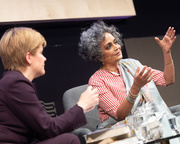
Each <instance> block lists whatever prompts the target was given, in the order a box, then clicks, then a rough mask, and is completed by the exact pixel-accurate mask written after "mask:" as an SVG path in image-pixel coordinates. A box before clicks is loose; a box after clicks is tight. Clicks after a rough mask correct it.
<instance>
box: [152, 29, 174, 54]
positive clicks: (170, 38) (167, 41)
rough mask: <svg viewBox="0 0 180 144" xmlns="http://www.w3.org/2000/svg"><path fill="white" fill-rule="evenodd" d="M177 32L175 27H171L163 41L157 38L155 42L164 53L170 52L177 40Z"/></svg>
mask: <svg viewBox="0 0 180 144" xmlns="http://www.w3.org/2000/svg"><path fill="white" fill-rule="evenodd" d="M175 32H176V31H175V30H174V27H169V28H168V30H167V32H166V35H165V36H164V37H163V39H162V40H160V39H159V38H158V37H155V40H156V41H157V43H158V44H159V45H160V47H161V48H162V50H163V51H164V52H170V50H171V46H172V45H173V43H174V41H175V40H176V36H175Z"/></svg>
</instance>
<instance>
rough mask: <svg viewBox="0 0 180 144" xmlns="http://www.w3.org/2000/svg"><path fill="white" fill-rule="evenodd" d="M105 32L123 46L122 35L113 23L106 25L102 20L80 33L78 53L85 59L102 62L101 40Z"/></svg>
mask: <svg viewBox="0 0 180 144" xmlns="http://www.w3.org/2000/svg"><path fill="white" fill-rule="evenodd" d="M105 32H108V33H110V34H112V36H114V37H115V39H116V41H117V43H118V44H119V45H121V47H122V46H123V43H122V40H121V38H122V35H121V34H120V33H119V32H118V30H117V28H116V27H115V26H114V25H111V26H108V25H106V24H105V23H104V22H103V21H98V22H95V23H93V25H92V26H91V27H90V28H89V29H87V30H86V31H83V32H82V33H81V37H80V42H79V55H80V56H81V57H82V58H83V59H85V60H91V61H95V62H102V57H103V55H102V52H101V42H102V41H103V40H104V39H105Z"/></svg>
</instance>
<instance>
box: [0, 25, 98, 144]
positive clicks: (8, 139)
mask: <svg viewBox="0 0 180 144" xmlns="http://www.w3.org/2000/svg"><path fill="white" fill-rule="evenodd" d="M45 46H46V40H45V39H44V37H43V36H42V35H41V34H40V33H39V32H37V31H36V30H33V29H31V28H27V27H15V28H11V29H9V30H7V31H6V32H5V33H4V35H3V36H2V38H1V40H0V57H1V60H2V63H3V65H4V70H5V72H4V74H3V77H2V78H1V80H0V115H1V116H0V143H21V144H22V143H38V144H80V141H79V139H78V137H77V136H75V135H73V134H71V133H70V132H71V131H73V130H74V129H76V128H78V127H80V126H83V125H85V124H86V118H85V115H84V113H85V112H87V111H90V110H92V109H93V108H94V107H95V106H96V104H97V103H98V94H97V91H96V90H93V89H92V87H91V86H89V87H88V88H87V90H86V91H85V92H84V93H82V94H81V96H80V99H79V101H78V102H77V104H76V105H74V106H73V107H72V108H71V109H69V110H67V111H66V112H65V113H64V114H62V115H60V116H57V117H55V118H52V117H50V116H49V115H48V114H47V113H46V111H45V110H44V109H43V107H42V105H41V103H40V101H39V100H38V98H37V93H36V88H35V85H34V84H33V82H32V81H33V80H34V79H35V78H37V77H39V76H42V75H44V74H45V69H44V66H45V61H46V58H45V57H44V55H43V49H44V47H45ZM34 139H38V142H35V141H33V140H34Z"/></svg>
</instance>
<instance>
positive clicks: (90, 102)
mask: <svg viewBox="0 0 180 144" xmlns="http://www.w3.org/2000/svg"><path fill="white" fill-rule="evenodd" d="M98 103H99V95H98V93H97V89H93V88H92V86H88V88H87V89H86V91H85V92H83V93H82V94H81V96H80V98H79V101H78V102H77V104H78V106H80V107H82V109H83V110H84V112H88V111H90V110H92V109H94V108H95V106H96V105H97V104H98Z"/></svg>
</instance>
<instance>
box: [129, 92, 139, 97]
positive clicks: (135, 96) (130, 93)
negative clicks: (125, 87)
mask: <svg viewBox="0 0 180 144" xmlns="http://www.w3.org/2000/svg"><path fill="white" fill-rule="evenodd" d="M129 94H130V95H131V96H132V97H137V96H138V94H137V95H134V94H132V92H131V90H129Z"/></svg>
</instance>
